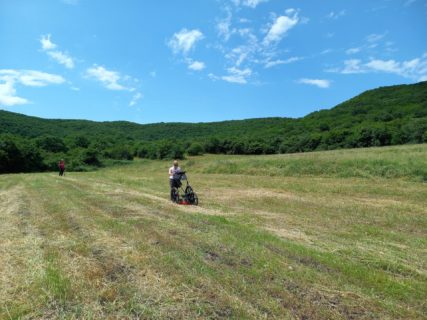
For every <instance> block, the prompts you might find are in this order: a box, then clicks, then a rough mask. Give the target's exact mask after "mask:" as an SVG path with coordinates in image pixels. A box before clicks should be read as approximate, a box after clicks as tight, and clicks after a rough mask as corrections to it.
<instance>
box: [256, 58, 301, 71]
mask: <svg viewBox="0 0 427 320" xmlns="http://www.w3.org/2000/svg"><path fill="white" fill-rule="evenodd" d="M302 59H303V58H302V57H290V58H288V59H286V60H280V59H278V60H273V61H271V60H270V61H267V62H266V63H265V65H264V68H266V69H268V68H272V67H274V66H277V65H280V64H289V63H293V62H297V61H300V60H302Z"/></svg>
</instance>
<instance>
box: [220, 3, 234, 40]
mask: <svg viewBox="0 0 427 320" xmlns="http://www.w3.org/2000/svg"><path fill="white" fill-rule="evenodd" d="M225 11H226V12H227V16H226V17H225V18H224V19H221V20H219V21H218V23H217V25H216V28H217V30H218V34H219V36H220V37H222V38H223V39H224V40H225V41H228V40H229V39H230V37H231V35H232V34H233V33H235V32H236V29H231V20H232V18H233V14H232V12H231V9H230V8H229V7H226V8H225Z"/></svg>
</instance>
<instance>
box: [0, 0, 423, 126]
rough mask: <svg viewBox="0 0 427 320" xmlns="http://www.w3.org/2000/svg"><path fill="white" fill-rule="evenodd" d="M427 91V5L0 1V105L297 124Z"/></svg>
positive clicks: (349, 0) (290, 0)
mask: <svg viewBox="0 0 427 320" xmlns="http://www.w3.org/2000/svg"><path fill="white" fill-rule="evenodd" d="M422 80H427V0H370V1H367V0H366V1H365V0H364V1H361V0H322V1H309V0H185V1H176V0H157V1H148V0H147V1H137V0H126V1H101V0H39V1H36V0H0V108H1V109H4V110H9V111H14V112H19V113H24V114H28V115H34V116H39V117H45V118H73V119H90V120H99V121H111V120H128V121H134V122H139V123H152V122H171V121H185V122H199V121H203V122H206V121H218V120H227V119H244V118H255V117H272V116H280V117H301V116H304V115H306V114H308V113H310V112H312V111H315V110H319V109H325V108H331V107H333V106H335V105H336V104H338V103H340V102H343V101H345V100H346V99H349V98H351V97H353V96H355V95H357V94H359V93H361V92H363V91H364V90H367V89H372V88H376V87H379V86H387V85H393V84H402V83H415V82H418V81H422Z"/></svg>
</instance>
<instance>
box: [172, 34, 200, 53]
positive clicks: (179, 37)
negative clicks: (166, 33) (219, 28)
mask: <svg viewBox="0 0 427 320" xmlns="http://www.w3.org/2000/svg"><path fill="white" fill-rule="evenodd" d="M203 38H204V36H203V33H202V32H201V31H200V30H197V29H193V30H188V29H185V28H184V29H182V30H181V31H179V32H176V33H175V34H174V35H173V36H172V38H171V39H170V40H169V42H168V45H169V47H170V48H171V49H172V51H173V52H174V53H183V54H184V55H186V54H187V53H188V52H189V51H190V50H191V49H192V48H194V46H195V45H196V43H197V42H198V41H200V40H202V39H203Z"/></svg>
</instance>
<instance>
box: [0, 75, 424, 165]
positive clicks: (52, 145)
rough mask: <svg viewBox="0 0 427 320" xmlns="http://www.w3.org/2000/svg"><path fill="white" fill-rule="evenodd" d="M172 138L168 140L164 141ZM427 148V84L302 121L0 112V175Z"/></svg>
mask: <svg viewBox="0 0 427 320" xmlns="http://www.w3.org/2000/svg"><path fill="white" fill-rule="evenodd" d="M171 136H173V137H177V138H176V139H171V138H170V137H171ZM424 142H427V82H422V83H418V84H414V85H403V86H394V87H385V88H379V89H375V90H371V91H367V92H365V93H363V94H361V95H360V96H357V97H355V98H353V99H350V100H349V101H346V102H344V103H342V104H340V105H338V106H336V107H335V108H333V109H330V110H321V111H317V112H313V113H311V114H309V115H307V116H305V117H303V118H299V119H288V118H263V119H248V120H240V121H223V122H216V123H200V124H191V123H159V124H152V125H139V124H135V123H130V122H106V123H103V122H91V121H84V120H46V119H40V118H35V117H28V116H24V115H19V114H15V113H11V112H6V111H0V173H9V172H31V171H47V170H56V169H57V164H58V161H59V160H60V159H64V160H65V161H66V164H67V170H74V171H86V170H93V169H95V168H98V167H102V166H109V165H115V164H121V163H126V162H128V161H132V160H133V159H134V158H146V159H183V158H184V157H186V156H194V155H202V154H204V153H211V154H242V155H245V154H248V155H256V154H278V153H295V152H308V151H317V150H333V149H340V148H359V147H372V146H388V145H397V144H407V143H424Z"/></svg>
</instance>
